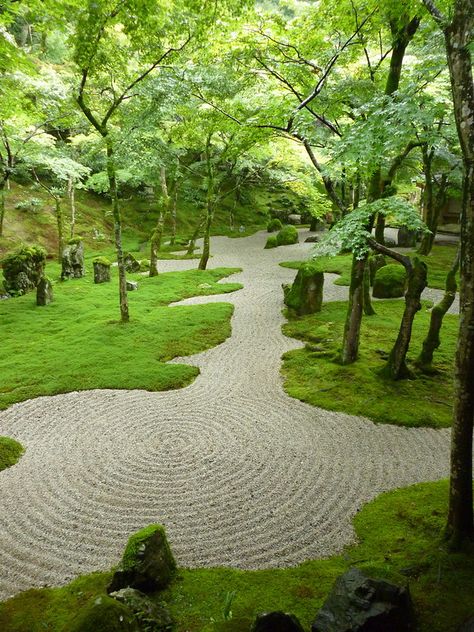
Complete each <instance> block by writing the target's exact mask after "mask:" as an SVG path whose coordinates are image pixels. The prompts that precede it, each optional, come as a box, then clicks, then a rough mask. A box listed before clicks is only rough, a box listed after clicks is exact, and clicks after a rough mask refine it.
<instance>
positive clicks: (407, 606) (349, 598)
mask: <svg viewBox="0 0 474 632" xmlns="http://www.w3.org/2000/svg"><path fill="white" fill-rule="evenodd" d="M411 630H414V616H413V607H412V602H411V597H410V593H409V591H408V589H407V588H406V587H404V586H397V585H396V584H391V583H389V582H386V581H384V580H381V579H373V578H370V577H367V575H365V574H364V573H363V572H362V571H361V570H359V569H358V568H351V569H350V570H349V571H347V573H344V575H341V577H339V578H338V579H337V580H336V583H335V584H334V586H333V588H332V590H331V592H330V593H329V596H328V598H327V599H326V601H325V603H324V605H323V607H322V608H321V610H320V611H319V612H318V614H317V616H316V619H315V621H314V623H313V625H312V627H311V631H312V632H410V631H411Z"/></svg>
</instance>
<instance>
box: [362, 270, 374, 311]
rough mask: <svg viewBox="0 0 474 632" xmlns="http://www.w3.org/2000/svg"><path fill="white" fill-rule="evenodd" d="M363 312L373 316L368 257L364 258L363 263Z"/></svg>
mask: <svg viewBox="0 0 474 632" xmlns="http://www.w3.org/2000/svg"><path fill="white" fill-rule="evenodd" d="M364 314H365V315H366V316H375V309H374V307H373V305H372V297H371V296H370V265H369V260H368V259H366V260H365V265H364Z"/></svg>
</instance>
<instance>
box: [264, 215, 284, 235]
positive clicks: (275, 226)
mask: <svg viewBox="0 0 474 632" xmlns="http://www.w3.org/2000/svg"><path fill="white" fill-rule="evenodd" d="M282 228H283V224H282V223H281V220H279V219H278V217H275V218H274V219H271V220H270V221H269V222H268V224H267V231H268V232H269V233H275V232H276V231H277V230H281V229H282Z"/></svg>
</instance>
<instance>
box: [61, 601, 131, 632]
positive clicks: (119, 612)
mask: <svg viewBox="0 0 474 632" xmlns="http://www.w3.org/2000/svg"><path fill="white" fill-rule="evenodd" d="M99 630H100V632H140V627H139V625H138V622H137V621H136V619H135V617H134V615H133V613H132V611H131V610H130V609H129V608H127V606H125V605H124V604H122V603H120V602H119V601H117V600H116V599H112V598H111V597H107V596H106V595H104V596H103V597H98V598H97V599H95V600H94V601H93V602H92V603H89V604H87V605H86V606H85V607H84V608H81V609H80V610H79V612H78V614H77V616H76V617H75V618H74V619H73V621H72V622H71V623H70V624H69V625H67V626H66V627H65V628H64V632H96V631H97V632H98V631H99Z"/></svg>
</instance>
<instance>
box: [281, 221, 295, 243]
mask: <svg viewBox="0 0 474 632" xmlns="http://www.w3.org/2000/svg"><path fill="white" fill-rule="evenodd" d="M276 241H277V245H278V246H290V245H291V244H297V243H298V231H297V230H296V228H295V227H294V226H291V225H290V224H289V225H287V226H283V228H282V229H281V230H280V231H279V232H278V234H277V236H276Z"/></svg>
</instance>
